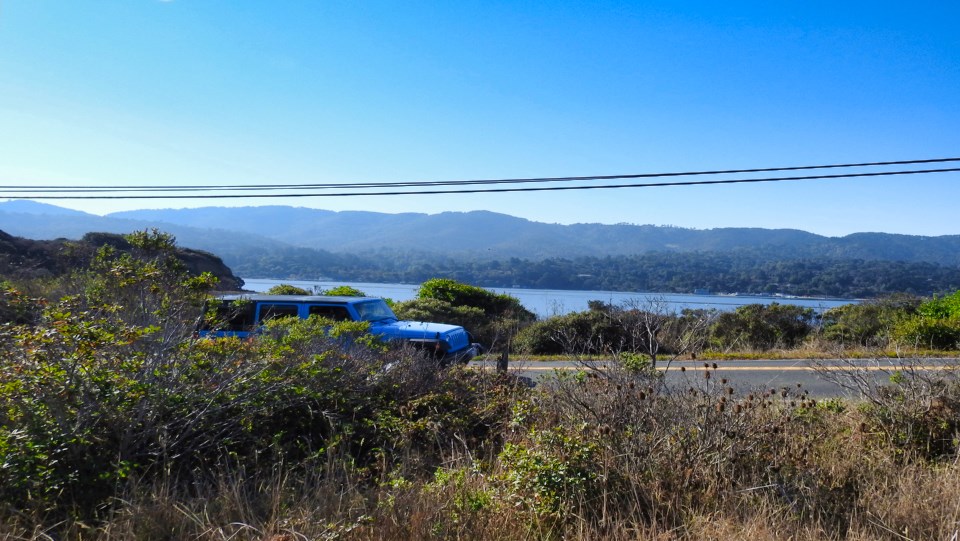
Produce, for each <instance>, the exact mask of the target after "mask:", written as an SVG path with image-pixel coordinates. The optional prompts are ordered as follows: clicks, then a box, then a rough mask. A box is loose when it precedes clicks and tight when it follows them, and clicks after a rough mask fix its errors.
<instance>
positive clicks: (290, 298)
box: [217, 293, 383, 304]
mask: <svg viewBox="0 0 960 541" xmlns="http://www.w3.org/2000/svg"><path fill="white" fill-rule="evenodd" d="M217 299H220V300H224V301H237V300H245V301H252V302H287V303H311V302H315V303H327V304H356V303H359V302H364V301H380V300H383V299H381V298H380V297H345V296H334V295H264V294H262V293H238V294H230V295H219V296H217Z"/></svg>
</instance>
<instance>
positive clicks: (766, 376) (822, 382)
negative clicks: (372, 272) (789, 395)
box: [472, 358, 960, 398]
mask: <svg viewBox="0 0 960 541" xmlns="http://www.w3.org/2000/svg"><path fill="white" fill-rule="evenodd" d="M909 363H910V366H911V367H912V369H914V370H918V371H921V372H932V371H942V370H952V371H954V373H957V371H958V370H960V359H935V358H924V359H911V360H910V361H909ZM472 364H473V365H475V366H479V367H484V368H486V369H493V368H494V367H495V366H496V363H495V362H492V361H479V362H476V361H475V362H474V363H472ZM604 364H605V363H604V362H600V361H595V362H593V363H592V366H595V367H603V366H604ZM714 364H716V369H714V368H713V365H714ZM815 364H816V365H818V366H820V367H822V368H821V369H820V370H817V369H815ZM590 367H591V365H585V364H584V363H582V362H578V361H524V360H523V359H522V358H515V359H511V361H510V370H511V371H513V372H516V373H518V374H519V375H522V376H526V377H529V378H532V379H534V380H539V379H542V378H545V377H552V376H553V375H555V374H556V373H557V371H575V370H584V369H588V370H589V369H590ZM707 367H709V368H707ZM658 369H659V370H661V371H663V372H664V376H665V377H666V378H667V381H668V382H669V383H671V384H674V385H684V386H687V385H691V384H694V383H698V382H700V381H702V380H704V379H705V374H704V372H705V371H708V370H709V372H710V377H711V378H712V379H726V380H728V383H729V385H731V386H732V387H734V388H735V389H737V391H738V392H749V391H755V390H758V389H780V388H782V387H790V388H791V389H796V388H797V384H798V383H799V384H800V388H801V389H804V390H807V391H809V393H810V395H812V396H815V397H820V398H823V397H834V396H853V393H851V392H850V391H848V390H846V389H844V388H843V387H842V386H841V385H838V384H837V381H838V380H839V379H844V378H845V377H846V379H849V377H848V376H849V374H850V373H851V372H855V371H860V373H862V374H864V375H866V376H867V377H870V378H873V381H875V382H877V383H885V382H888V381H889V379H890V376H891V375H892V374H893V373H895V372H896V371H898V370H902V369H903V361H900V360H896V359H893V360H891V359H871V360H849V359H848V360H841V359H831V360H822V359H821V360H817V361H812V360H809V359H791V360H748V361H717V362H716V363H714V362H712V361H709V362H708V363H707V364H706V365H705V363H704V362H703V361H675V362H673V363H672V364H671V365H670V366H669V367H667V366H664V365H663V363H661V366H658Z"/></svg>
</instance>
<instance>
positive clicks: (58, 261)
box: [0, 231, 243, 291]
mask: <svg viewBox="0 0 960 541" xmlns="http://www.w3.org/2000/svg"><path fill="white" fill-rule="evenodd" d="M102 246H111V247H113V248H114V249H116V250H118V251H129V250H130V249H131V246H130V243H129V242H127V240H126V239H125V238H124V237H123V235H118V234H115V233H87V234H86V235H84V236H83V238H82V239H81V240H68V239H54V240H32V239H25V238H23V237H14V236H13V235H10V234H8V233H6V232H4V231H0V278H13V279H29V278H46V277H53V276H60V275H62V274H66V273H68V272H70V271H71V270H75V269H80V268H84V267H86V266H87V265H89V264H90V261H91V260H92V259H93V256H94V254H96V252H97V250H98V249H100V248H101V247H102ZM177 258H179V259H180V260H181V261H183V263H184V265H186V267H187V270H188V272H190V273H191V274H194V275H198V274H200V273H202V272H209V273H211V274H213V275H214V276H216V277H217V278H218V279H219V280H220V281H219V283H218V284H217V289H218V290H221V291H239V290H241V289H243V280H242V279H240V278H239V277H237V276H236V275H234V274H233V271H231V270H230V267H227V266H226V265H225V264H224V263H223V260H221V259H220V258H219V257H217V256H215V255H213V254H211V253H208V252H203V251H200V250H192V249H190V248H177Z"/></svg>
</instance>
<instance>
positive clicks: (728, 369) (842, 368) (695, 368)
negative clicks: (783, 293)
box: [480, 364, 958, 372]
mask: <svg viewBox="0 0 960 541" xmlns="http://www.w3.org/2000/svg"><path fill="white" fill-rule="evenodd" d="M480 368H486V369H493V368H496V366H494V365H486V366H483V365H482V366H480ZM589 368H590V367H589V366H587V367H584V366H534V365H524V364H520V365H519V366H518V365H513V366H512V367H511V369H516V370H520V371H523V372H538V371H546V370H588V369H589ZM594 368H605V367H604V366H603V365H596V366H594ZM657 370H659V371H667V370H668V368H666V367H663V366H658V367H657ZM669 370H670V371H671V372H682V370H680V367H679V366H671V367H670V368H669ZM705 370H711V371H714V370H715V371H717V372H731V371H744V372H746V371H753V372H761V371H766V372H815V371H817V370H822V371H827V372H844V371H853V370H866V371H871V372H872V371H887V372H896V371H898V370H900V371H904V370H922V371H935V370H949V371H957V370H958V367H957V366H947V365H922V366H911V367H909V368H903V367H899V368H898V367H895V366H889V367H888V366H823V367H819V368H814V367H812V366H723V365H718V366H717V368H715V369H714V368H706V367H703V366H693V367H692V366H687V367H686V371H688V372H691V371H692V372H697V371H701V372H702V371H705Z"/></svg>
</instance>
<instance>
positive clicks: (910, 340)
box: [894, 291, 960, 350]
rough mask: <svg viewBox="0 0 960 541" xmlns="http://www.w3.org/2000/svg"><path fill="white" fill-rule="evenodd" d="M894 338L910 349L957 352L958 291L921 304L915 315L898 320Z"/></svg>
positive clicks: (959, 344)
mask: <svg viewBox="0 0 960 541" xmlns="http://www.w3.org/2000/svg"><path fill="white" fill-rule="evenodd" d="M894 335H895V337H896V338H897V339H898V341H899V342H900V343H902V344H904V345H907V346H910V347H915V348H930V349H938V350H956V349H960V291H957V292H955V293H953V294H952V295H948V296H945V297H934V298H933V299H931V300H929V301H926V302H924V303H922V304H920V306H918V307H917V309H916V312H915V313H914V314H912V315H910V316H908V317H904V318H901V319H900V321H899V322H898V323H897V325H896V327H895V329H894Z"/></svg>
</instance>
